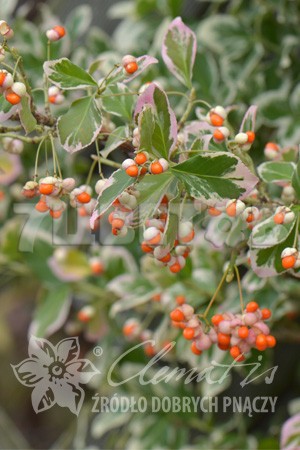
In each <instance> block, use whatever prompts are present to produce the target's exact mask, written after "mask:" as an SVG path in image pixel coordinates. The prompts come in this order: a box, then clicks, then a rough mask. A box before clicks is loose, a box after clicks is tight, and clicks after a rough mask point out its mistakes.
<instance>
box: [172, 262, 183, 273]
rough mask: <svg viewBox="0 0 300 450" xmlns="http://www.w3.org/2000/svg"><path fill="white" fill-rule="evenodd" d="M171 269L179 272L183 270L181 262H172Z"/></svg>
mask: <svg viewBox="0 0 300 450" xmlns="http://www.w3.org/2000/svg"><path fill="white" fill-rule="evenodd" d="M169 269H170V271H171V272H172V273H178V272H180V271H181V265H180V264H179V262H176V263H174V264H172V266H170V267H169Z"/></svg>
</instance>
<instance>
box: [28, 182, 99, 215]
mask: <svg viewBox="0 0 300 450" xmlns="http://www.w3.org/2000/svg"><path fill="white" fill-rule="evenodd" d="M91 193H92V190H91V188H90V187H89V186H86V185H82V186H80V187H79V188H75V180H74V178H65V179H61V178H57V177H53V176H47V177H45V178H41V179H40V180H39V182H37V181H27V183H25V185H24V186H23V190H22V195H23V196H24V197H26V198H34V197H38V196H40V199H39V201H38V203H37V204H36V205H35V209H36V210H37V211H38V212H40V213H45V212H49V214H50V216H51V217H52V218H53V219H59V218H60V217H61V215H62V213H63V211H64V210H65V209H66V203H65V202H64V201H63V200H62V197H63V196H68V197H69V200H70V205H71V206H73V207H74V208H77V207H81V206H86V205H91V207H90V208H89V210H90V211H89V213H90V214H91V213H92V211H93V209H94V206H95V203H94V201H93V200H92V199H91ZM81 215H85V214H81Z"/></svg>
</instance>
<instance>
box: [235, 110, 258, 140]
mask: <svg viewBox="0 0 300 450" xmlns="http://www.w3.org/2000/svg"><path fill="white" fill-rule="evenodd" d="M256 114H257V106H256V105H252V106H250V108H248V110H247V111H246V113H245V115H244V118H243V120H242V123H241V126H240V130H239V132H240V133H241V132H245V131H250V130H251V131H254V130H255V121H256Z"/></svg>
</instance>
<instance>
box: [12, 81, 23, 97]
mask: <svg viewBox="0 0 300 450" xmlns="http://www.w3.org/2000/svg"><path fill="white" fill-rule="evenodd" d="M11 90H12V91H13V92H14V93H15V94H17V95H18V96H19V97H24V95H25V94H26V86H25V84H24V83H20V82H19V81H16V82H15V83H13V85H12V86H11Z"/></svg>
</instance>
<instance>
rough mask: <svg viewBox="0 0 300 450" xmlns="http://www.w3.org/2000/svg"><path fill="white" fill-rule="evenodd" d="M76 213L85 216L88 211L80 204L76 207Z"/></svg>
mask: <svg viewBox="0 0 300 450" xmlns="http://www.w3.org/2000/svg"><path fill="white" fill-rule="evenodd" d="M78 214H79V216H80V217H86V216H87V215H88V213H87V212H86V210H85V208H84V207H83V206H81V208H78Z"/></svg>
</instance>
